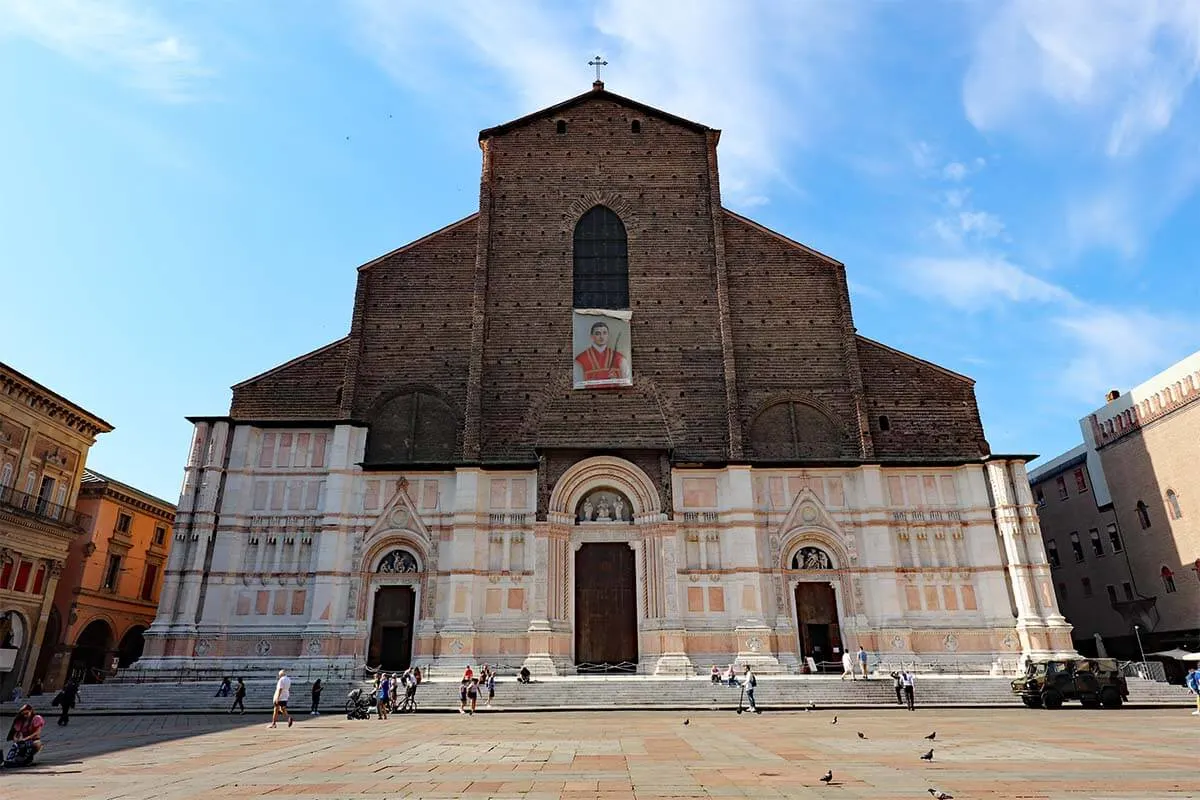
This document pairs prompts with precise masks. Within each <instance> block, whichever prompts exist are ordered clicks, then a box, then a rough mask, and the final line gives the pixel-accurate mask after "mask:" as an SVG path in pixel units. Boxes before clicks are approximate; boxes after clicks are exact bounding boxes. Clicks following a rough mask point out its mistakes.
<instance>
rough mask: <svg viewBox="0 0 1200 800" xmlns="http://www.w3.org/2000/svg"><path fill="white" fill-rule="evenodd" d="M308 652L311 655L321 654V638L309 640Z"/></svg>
mask: <svg viewBox="0 0 1200 800" xmlns="http://www.w3.org/2000/svg"><path fill="white" fill-rule="evenodd" d="M308 654H309V655H310V656H319V655H321V640H320V639H309V640H308Z"/></svg>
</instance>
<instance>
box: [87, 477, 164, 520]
mask: <svg viewBox="0 0 1200 800" xmlns="http://www.w3.org/2000/svg"><path fill="white" fill-rule="evenodd" d="M97 495H99V496H100V497H101V498H102V499H107V500H112V501H114V502H116V503H119V504H120V505H123V506H131V507H133V508H136V509H137V510H138V511H141V512H143V513H145V514H149V515H151V516H153V517H156V518H158V519H161V520H163V521H164V522H167V523H169V524H171V525H174V524H175V506H171V507H170V509H171V510H170V511H168V510H167V509H166V508H163V507H162V506H160V505H157V504H155V503H151V502H149V501H148V500H146V499H145V498H143V497H138V496H136V495H132V494H129V493H127V492H122V491H121V490H120V489H117V488H115V487H114V486H113V485H112V484H110V483H105V484H103V485H102V486H95V485H93V486H88V485H87V484H84V485H83V486H82V487H80V489H79V496H80V497H96V496H97Z"/></svg>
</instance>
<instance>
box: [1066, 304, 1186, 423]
mask: <svg viewBox="0 0 1200 800" xmlns="http://www.w3.org/2000/svg"><path fill="white" fill-rule="evenodd" d="M1053 324H1054V326H1055V327H1056V328H1058V329H1059V330H1060V331H1061V332H1062V333H1063V334H1064V335H1065V336H1066V337H1067V339H1068V340H1069V342H1070V344H1069V352H1071V353H1072V354H1073V355H1072V356H1071V358H1070V359H1069V361H1068V363H1067V365H1066V367H1065V368H1064V369H1063V371H1062V373H1061V379H1060V389H1061V390H1062V392H1063V393H1064V394H1066V395H1069V396H1071V397H1073V398H1075V399H1077V400H1079V401H1081V402H1085V403H1086V402H1090V403H1092V404H1093V405H1097V404H1099V401H1100V398H1101V397H1102V396H1103V394H1104V392H1105V391H1107V390H1108V389H1111V388H1114V387H1121V386H1133V385H1135V384H1138V383H1141V382H1142V381H1143V380H1145V379H1146V378H1147V377H1148V376H1150V375H1152V374H1154V373H1156V372H1158V371H1159V370H1161V369H1163V368H1165V367H1166V366H1167V365H1168V364H1170V363H1172V362H1174V361H1176V360H1177V359H1179V358H1181V357H1183V356H1184V355H1186V354H1187V353H1190V352H1193V351H1194V350H1195V347H1196V343H1197V341H1200V325H1197V323H1195V322H1194V321H1192V320H1190V319H1184V318H1181V317H1175V316H1164V315H1162V314H1157V313H1151V312H1149V311H1146V310H1144V309H1137V308H1135V309H1120V310H1119V309H1113V308H1105V307H1101V306H1084V307H1080V308H1078V309H1076V310H1075V311H1074V312H1072V313H1070V314H1065V315H1062V316H1059V317H1057V318H1056V319H1055V320H1054V322H1053Z"/></svg>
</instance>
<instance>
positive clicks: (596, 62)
mask: <svg viewBox="0 0 1200 800" xmlns="http://www.w3.org/2000/svg"><path fill="white" fill-rule="evenodd" d="M588 66H589V67H595V68H596V83H600V68H601V67H607V66H608V62H607V61H605V60H604V59H602V58H601V57H600V56H596V57H595V58H593V59H592V60H591V61H589V62H588Z"/></svg>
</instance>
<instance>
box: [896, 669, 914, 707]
mask: <svg viewBox="0 0 1200 800" xmlns="http://www.w3.org/2000/svg"><path fill="white" fill-rule="evenodd" d="M900 684H901V685H902V686H903V687H904V702H905V704H906V705H907V706H908V710H909V711H916V709H915V708H913V676H912V673H911V672H909V671H908V670H905V671H904V672H902V673H900Z"/></svg>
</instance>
